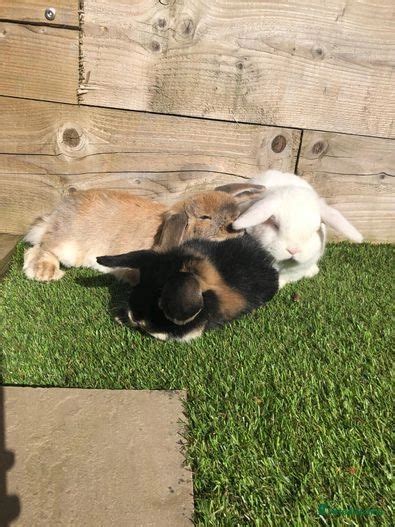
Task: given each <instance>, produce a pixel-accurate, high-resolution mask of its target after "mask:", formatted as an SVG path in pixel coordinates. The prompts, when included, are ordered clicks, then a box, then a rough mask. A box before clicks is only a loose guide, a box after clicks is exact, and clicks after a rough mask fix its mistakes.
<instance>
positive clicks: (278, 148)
mask: <svg viewBox="0 0 395 527" xmlns="http://www.w3.org/2000/svg"><path fill="white" fill-rule="evenodd" d="M286 146H287V140H286V139H285V137H284V136H283V135H276V137H275V138H274V139H273V141H272V150H273V152H275V153H276V154H280V153H281V152H282V151H283V150H284V148H285V147H286Z"/></svg>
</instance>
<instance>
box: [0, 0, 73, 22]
mask: <svg viewBox="0 0 395 527" xmlns="http://www.w3.org/2000/svg"><path fill="white" fill-rule="evenodd" d="M49 7H51V8H54V9H55V18H54V19H53V20H48V19H47V18H46V16H45V11H46V9H47V8H49ZM4 19H6V20H15V21H17V22H36V23H40V24H48V25H50V24H58V25H63V26H74V27H76V28H78V23H79V17H78V0H53V1H48V0H1V2H0V20H4Z"/></svg>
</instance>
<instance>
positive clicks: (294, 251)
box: [287, 247, 300, 256]
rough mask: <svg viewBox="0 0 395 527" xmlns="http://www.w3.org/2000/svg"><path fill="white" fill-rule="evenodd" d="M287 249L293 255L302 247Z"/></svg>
mask: <svg viewBox="0 0 395 527" xmlns="http://www.w3.org/2000/svg"><path fill="white" fill-rule="evenodd" d="M287 251H288V252H289V254H292V256H293V255H294V254H296V253H299V252H300V249H298V248H297V247H287Z"/></svg>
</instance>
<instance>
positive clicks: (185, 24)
mask: <svg viewBox="0 0 395 527" xmlns="http://www.w3.org/2000/svg"><path fill="white" fill-rule="evenodd" d="M179 31H180V33H182V35H184V37H192V36H193V34H194V32H195V24H194V22H193V20H192V18H186V19H185V20H183V21H182V22H181V24H180V27H179Z"/></svg>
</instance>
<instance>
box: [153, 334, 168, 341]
mask: <svg viewBox="0 0 395 527" xmlns="http://www.w3.org/2000/svg"><path fill="white" fill-rule="evenodd" d="M150 335H151V337H155V338H156V339H158V340H168V338H169V335H168V333H150Z"/></svg>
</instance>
